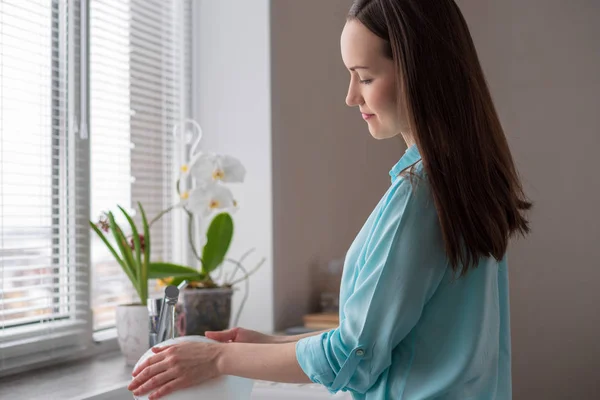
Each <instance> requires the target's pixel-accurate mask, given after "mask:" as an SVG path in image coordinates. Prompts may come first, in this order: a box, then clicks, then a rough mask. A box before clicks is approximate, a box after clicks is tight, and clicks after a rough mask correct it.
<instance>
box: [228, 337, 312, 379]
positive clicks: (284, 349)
mask: <svg viewBox="0 0 600 400" xmlns="http://www.w3.org/2000/svg"><path fill="white" fill-rule="evenodd" d="M217 346H219V349H218V358H217V368H218V370H219V373H221V374H223V375H235V376H241V377H244V378H250V379H258V380H265V381H272V382H284V383H311V380H310V379H309V378H308V377H307V376H306V374H305V373H304V371H302V368H300V364H298V361H297V359H296V343H295V342H290V343H281V344H253V343H223V344H218V345H217Z"/></svg>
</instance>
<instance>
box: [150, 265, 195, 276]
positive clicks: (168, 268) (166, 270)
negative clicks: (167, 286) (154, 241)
mask: <svg viewBox="0 0 600 400" xmlns="http://www.w3.org/2000/svg"><path fill="white" fill-rule="evenodd" d="M170 277H178V278H186V279H193V280H198V279H201V278H202V275H201V274H200V273H199V272H198V271H196V270H195V269H194V268H190V267H184V266H182V265H177V264H171V263H163V262H151V263H150V264H149V268H148V279H164V278H170Z"/></svg>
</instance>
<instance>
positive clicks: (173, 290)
mask: <svg viewBox="0 0 600 400" xmlns="http://www.w3.org/2000/svg"><path fill="white" fill-rule="evenodd" d="M165 300H166V301H167V302H168V303H169V304H176V303H177V300H179V289H177V286H167V287H166V288H165Z"/></svg>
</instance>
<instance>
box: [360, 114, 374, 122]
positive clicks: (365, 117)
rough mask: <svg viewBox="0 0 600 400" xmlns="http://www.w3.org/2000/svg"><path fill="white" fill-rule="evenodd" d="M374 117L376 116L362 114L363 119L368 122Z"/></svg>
mask: <svg viewBox="0 0 600 400" xmlns="http://www.w3.org/2000/svg"><path fill="white" fill-rule="evenodd" d="M373 116H375V114H365V113H362V117H363V119H365V120H366V119H369V118H371V117H373Z"/></svg>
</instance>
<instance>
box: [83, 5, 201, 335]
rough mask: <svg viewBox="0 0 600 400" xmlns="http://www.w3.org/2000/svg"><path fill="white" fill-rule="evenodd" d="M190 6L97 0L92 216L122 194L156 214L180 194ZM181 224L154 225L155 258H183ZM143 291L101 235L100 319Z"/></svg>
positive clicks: (97, 266)
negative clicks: (178, 152)
mask: <svg viewBox="0 0 600 400" xmlns="http://www.w3.org/2000/svg"><path fill="white" fill-rule="evenodd" d="M174 4H179V5H180V7H174ZM189 8H190V5H189V3H184V2H173V1H171V2H165V1H162V0H155V1H147V0H129V1H119V2H115V1H111V0H104V1H101V0H91V2H90V110H91V111H90V124H91V130H92V132H93V133H94V134H93V135H92V136H91V184H92V185H91V205H92V210H91V216H90V217H91V219H92V220H96V219H98V217H99V216H100V214H101V213H102V212H104V211H107V210H111V211H118V210H117V208H116V204H120V205H122V206H123V207H126V208H127V207H129V208H130V210H131V211H134V210H136V209H137V206H135V205H136V204H137V202H138V201H141V202H142V204H143V205H144V209H145V211H146V214H147V215H148V218H153V216H156V215H157V214H158V213H159V212H160V211H161V210H163V209H165V208H167V207H168V206H169V205H171V204H173V202H174V201H176V199H175V198H174V197H173V194H174V182H175V175H174V173H175V168H174V167H175V166H176V165H177V164H176V160H174V158H175V146H174V140H173V135H172V131H173V128H174V125H175V124H177V123H179V121H181V120H183V119H185V118H187V117H188V116H189V115H190V107H191V101H190V100H189V98H190V92H189V90H188V88H189V87H190V76H191V68H190V47H191V37H190V31H191V21H190V20H189V18H191V17H190V15H191V12H190V10H189ZM115 215H116V216H117V215H118V216H120V213H118V212H115ZM138 217H139V216H138ZM169 217H170V218H176V217H177V216H176V215H175V214H174V215H172V216H169ZM120 222H122V223H124V225H123V226H126V225H127V224H126V221H124V220H121V221H120ZM136 223H141V222H140V220H139V218H137V219H136ZM174 224H175V225H176V226H177V221H176V220H172V219H169V218H163V219H161V220H160V221H159V222H158V223H157V224H156V225H154V226H153V227H152V232H151V234H152V242H153V244H152V249H153V250H152V254H153V257H154V258H155V259H158V258H162V259H164V260H174V259H175V258H178V259H179V258H180V257H179V254H175V252H174V250H173V249H174V246H173V243H174V242H173V234H172V232H173V225H174ZM138 226H140V225H138ZM150 289H152V286H150ZM135 296H136V293H135V290H134V289H133V287H132V286H131V284H130V282H129V280H128V279H127V277H126V276H125V275H124V274H123V273H121V267H120V266H119V265H118V264H117V263H116V262H115V261H114V259H113V257H112V256H111V254H110V253H109V251H108V250H107V249H106V247H105V246H104V245H103V243H102V242H101V241H100V239H98V238H97V237H96V236H95V235H94V237H93V238H92V307H93V310H94V329H95V330H100V329H104V328H110V327H113V326H114V325H115V320H114V318H115V306H116V305H117V304H123V303H128V302H135V301H138V299H137V298H136V297H135Z"/></svg>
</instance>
